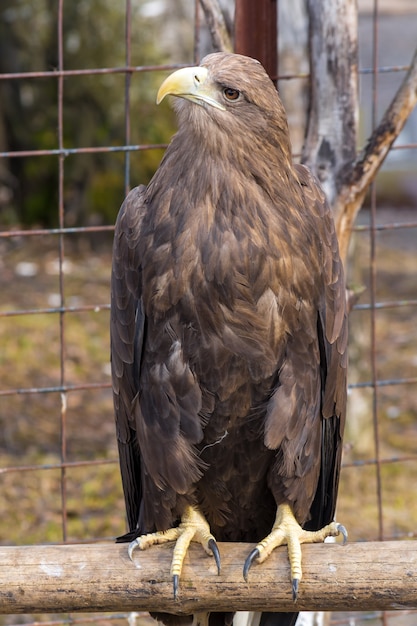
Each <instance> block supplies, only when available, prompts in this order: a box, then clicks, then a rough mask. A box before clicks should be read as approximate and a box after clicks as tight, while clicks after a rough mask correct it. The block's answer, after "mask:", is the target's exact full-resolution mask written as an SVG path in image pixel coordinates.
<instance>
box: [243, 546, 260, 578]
mask: <svg viewBox="0 0 417 626" xmlns="http://www.w3.org/2000/svg"><path fill="white" fill-rule="evenodd" d="M258 557H259V550H258V548H254V549H253V550H252V552H251V553H250V554H249V555H248V557H247V559H246V561H245V564H244V566H243V578H244V579H245V580H246V582H248V573H249V570H250V568H251V567H252V563H253V562H254V560H255V559H257V558H258Z"/></svg>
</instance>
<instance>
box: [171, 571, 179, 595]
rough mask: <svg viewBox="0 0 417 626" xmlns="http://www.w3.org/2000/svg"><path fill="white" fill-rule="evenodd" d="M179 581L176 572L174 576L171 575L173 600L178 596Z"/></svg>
mask: <svg viewBox="0 0 417 626" xmlns="http://www.w3.org/2000/svg"><path fill="white" fill-rule="evenodd" d="M179 582H180V577H179V576H178V574H174V576H173V577H172V588H173V590H174V600H176V599H177V598H178V586H179Z"/></svg>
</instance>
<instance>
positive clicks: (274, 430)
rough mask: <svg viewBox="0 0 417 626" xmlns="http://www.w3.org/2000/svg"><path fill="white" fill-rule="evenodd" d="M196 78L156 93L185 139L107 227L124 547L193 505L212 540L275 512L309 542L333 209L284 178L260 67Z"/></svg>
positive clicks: (332, 273)
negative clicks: (165, 99) (171, 99)
mask: <svg viewBox="0 0 417 626" xmlns="http://www.w3.org/2000/svg"><path fill="white" fill-rule="evenodd" d="M201 66H202V67H203V68H205V69H204V70H202V71H204V90H203V92H202V95H200V91H198V92H197V91H193V90H194V89H197V90H201V89H202V87H201V84H200V83H202V82H203V80H202V78H201V76H200V75H199V74H198V71H199V70H198V68H194V69H196V71H197V73H196V74H195V75H194V83H195V84H194V85H193V87H192V91H193V93H192V94H191V95H190V93H179V91H177V92H175V90H174V91H172V90H171V91H168V92H167V93H173V94H174V95H177V96H179V97H178V98H175V108H176V111H177V115H178V125H179V130H178V132H177V134H176V135H175V136H174V138H173V139H172V142H171V144H170V145H169V147H168V149H167V151H166V153H165V156H164V158H163V160H162V162H161V164H160V166H159V169H158V170H157V172H156V173H155V175H154V177H153V179H152V181H151V182H150V183H149V185H148V187H146V188H145V187H144V186H140V187H137V188H135V189H133V190H132V191H131V192H130V193H129V195H128V196H127V198H126V200H125V202H124V203H123V206H122V208H121V210H120V213H119V216H118V220H117V225H116V233H115V240H114V256H113V272H112V300H111V301H112V312H111V355H112V356H111V358H112V372H113V389H114V405H115V414H116V424H117V437H118V444H119V452H120V465H121V473H122V480H123V488H124V493H125V500H126V508H127V515H128V522H129V527H130V531H131V532H130V534H129V535H128V538H133V537H135V536H137V535H140V534H143V533H147V532H152V531H155V530H166V529H167V528H169V527H171V526H175V525H177V524H178V521H179V519H180V517H181V515H182V514H183V513H184V509H185V507H186V506H187V505H188V504H192V505H195V506H197V507H198V508H199V509H200V510H201V511H202V513H203V514H204V516H205V518H206V520H207V521H208V522H209V524H210V528H211V532H212V533H213V535H214V536H215V538H216V539H217V540H219V541H247V542H258V541H260V540H261V539H262V538H263V537H264V536H265V535H266V534H267V533H269V531H270V530H271V527H272V525H273V523H274V519H275V514H276V510H277V505H279V504H283V503H287V504H289V505H290V506H291V508H292V510H293V511H294V514H295V517H296V518H297V520H298V522H299V523H300V524H302V525H304V526H305V527H306V528H307V527H308V528H310V529H318V528H320V527H321V526H322V525H323V524H327V523H329V522H330V521H331V520H332V519H333V515H334V510H335V503H336V494H337V486H338V478H339V469H340V457H341V441H342V433H343V425H344V418H345V405H346V343H347V328H346V312H345V287H344V280H343V270H342V264H341V261H340V258H339V254H338V245H337V240H336V235H335V230H334V225H333V220H332V216H331V213H330V210H329V207H328V205H327V203H326V200H325V198H324V195H323V192H322V191H321V190H320V188H319V186H318V184H317V182H316V181H315V180H314V178H313V177H312V175H311V174H310V172H309V171H308V170H307V169H306V168H305V167H303V166H301V165H294V164H293V163H292V158H291V147H290V141H289V134H288V127H287V121H286V115H285V111H284V108H283V106H282V103H281V101H280V99H279V97H278V94H277V92H276V89H275V87H274V85H273V83H272V82H271V81H270V79H269V78H268V76H267V74H266V73H265V71H264V69H263V68H262V66H261V65H260V64H259V63H258V62H257V61H255V60H253V59H249V58H247V57H242V56H239V55H232V54H225V53H217V54H211V55H209V56H207V57H206V58H205V59H203V61H202V64H201ZM196 93H197V96H196V95H195V94H196ZM207 94H208V95H207ZM203 96H204V97H203ZM210 99H211V101H210ZM254 575H255V574H254ZM213 617H214V616H213ZM275 623H276V624H278V623H280V622H279V621H276V622H275Z"/></svg>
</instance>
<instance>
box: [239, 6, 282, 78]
mask: <svg viewBox="0 0 417 626" xmlns="http://www.w3.org/2000/svg"><path fill="white" fill-rule="evenodd" d="M277 31H278V28H277V0H257V1H256V2H254V0H236V7H235V52H237V53H238V54H245V55H246V56H249V57H253V58H255V59H258V61H260V62H261V63H262V65H263V66H264V68H265V69H266V71H267V72H268V74H269V76H270V77H271V79H272V80H273V81H274V82H275V83H276V79H277V72H278V45H277Z"/></svg>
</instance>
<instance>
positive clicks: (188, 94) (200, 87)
mask: <svg viewBox="0 0 417 626" xmlns="http://www.w3.org/2000/svg"><path fill="white" fill-rule="evenodd" d="M208 74H209V73H208V70H207V69H206V68H205V67H184V68H182V69H181V70H177V71H176V72H174V73H173V74H171V75H170V76H168V78H166V79H165V80H164V82H163V83H162V85H161V86H160V88H159V90H158V94H157V96H156V103H157V104H160V102H162V100H163V99H164V98H165V96H168V95H169V96H177V97H178V98H185V99H186V100H191V102H194V103H195V104H199V105H202V106H204V104H208V105H209V106H212V107H215V108H216V109H220V110H221V111H225V110H226V108H225V107H224V106H223V105H222V104H220V102H218V100H217V99H216V95H217V93H218V91H217V89H216V86H215V85H214V84H213V83H212V82H211V81H210V80H208Z"/></svg>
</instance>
